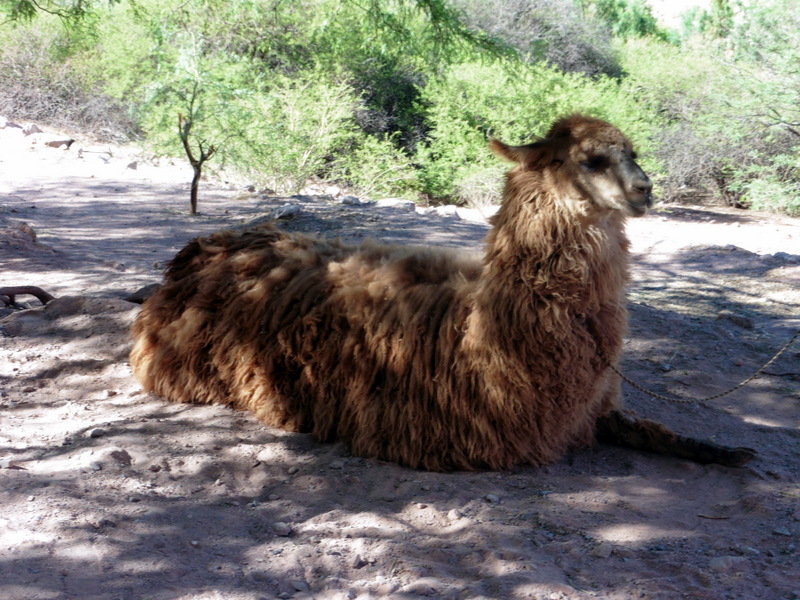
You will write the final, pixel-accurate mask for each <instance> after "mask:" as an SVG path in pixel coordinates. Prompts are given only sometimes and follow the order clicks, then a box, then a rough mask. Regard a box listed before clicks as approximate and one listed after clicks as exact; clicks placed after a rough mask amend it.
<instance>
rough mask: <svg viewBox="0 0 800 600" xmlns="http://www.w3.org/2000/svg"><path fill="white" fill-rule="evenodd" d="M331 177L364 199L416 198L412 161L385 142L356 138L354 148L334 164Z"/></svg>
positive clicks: (340, 155) (416, 180)
mask: <svg viewBox="0 0 800 600" xmlns="http://www.w3.org/2000/svg"><path fill="white" fill-rule="evenodd" d="M331 177H332V178H333V179H336V180H338V181H340V182H342V183H345V184H347V185H348V186H349V187H350V188H352V189H353V191H354V192H355V193H357V194H359V195H361V196H363V197H365V198H373V199H375V198H378V197H381V196H401V197H406V198H409V199H413V200H416V199H417V198H418V196H419V177H418V175H417V172H416V170H415V169H414V166H413V164H412V163H411V159H410V158H409V157H408V156H407V155H406V154H405V152H404V151H403V150H401V149H399V148H397V147H396V146H395V145H394V144H393V143H392V142H391V140H388V139H385V138H379V137H375V136H368V135H361V136H358V140H357V141H356V142H355V145H354V147H353V148H351V149H344V150H343V151H341V152H340V153H339V155H338V157H337V158H336V159H335V160H334V165H333V168H332V170H331Z"/></svg>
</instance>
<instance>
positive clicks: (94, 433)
mask: <svg viewBox="0 0 800 600" xmlns="http://www.w3.org/2000/svg"><path fill="white" fill-rule="evenodd" d="M104 435H106V430H105V429H103V428H102V427H98V428H96V429H92V430H91V431H90V432H89V437H90V438H101V437H103V436H104Z"/></svg>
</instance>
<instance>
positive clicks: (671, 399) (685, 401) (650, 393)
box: [608, 330, 800, 404]
mask: <svg viewBox="0 0 800 600" xmlns="http://www.w3.org/2000/svg"><path fill="white" fill-rule="evenodd" d="M798 337H800V330H798V331H796V332H795V334H794V335H793V336H792V339H790V340H789V341H788V342H786V345H785V346H784V347H783V348H781V349H780V350H778V353H777V354H776V355H775V356H773V357H772V358H770V359H769V360H768V361H767V363H766V364H765V365H764V366H763V367H761V368H760V369H759V370H758V371H756V372H755V373H753V374H752V375H750V377H748V378H747V379H745V380H744V381H741V382H739V383H737V384H736V385H735V386H733V387H732V388H730V389H729V390H726V391H724V392H720V393H719V394H714V395H713V396H709V397H707V398H678V397H676V396H664V395H663V394H657V393H656V392H653V391H650V390H648V389H647V388H644V387H642V386H641V385H639V384H638V383H636V382H635V381H633V380H632V379H629V378H628V377H626V376H625V375H623V374H622V373H621V372H620V371H619V369H617V368H616V367H615V366H614V365H612V364H611V363H609V365H608V366H609V367H611V370H612V371H614V373H616V374H617V375H619V376H620V377H621V378H622V380H623V381H624V382H625V383H627V384H628V385H631V386H633V387H635V388H636V389H637V390H639V391H640V392H644V393H645V394H647V395H648V396H652V397H653V398H658V399H659V400H666V401H667V402H673V403H675V404H694V403H698V404H704V403H705V402H711V401H712V400H717V399H719V398H722V397H723V396H727V395H728V394H730V393H732V392H735V391H736V390H738V389H739V388H741V387H744V386H745V385H747V384H748V383H750V382H751V381H752V380H753V379H755V378H756V377H758V376H759V375H761V373H763V372H764V371H765V370H766V369H768V368H769V366H770V365H771V364H772V363H774V362H775V361H776V360H778V358H780V356H781V355H782V354H783V353H784V352H786V351H787V350H788V349H789V348H790V347H791V345H792V344H793V343H794V341H795V340H796V339H797V338H798Z"/></svg>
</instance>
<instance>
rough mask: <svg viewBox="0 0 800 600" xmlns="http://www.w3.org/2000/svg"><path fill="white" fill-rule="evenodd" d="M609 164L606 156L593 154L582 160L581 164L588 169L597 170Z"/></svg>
mask: <svg viewBox="0 0 800 600" xmlns="http://www.w3.org/2000/svg"><path fill="white" fill-rule="evenodd" d="M607 165H608V161H607V160H606V158H605V157H604V156H593V157H591V158H589V159H587V160H582V161H581V166H582V167H583V168H584V169H586V170H587V171H597V170H598V169H602V168H603V167H606V166H607Z"/></svg>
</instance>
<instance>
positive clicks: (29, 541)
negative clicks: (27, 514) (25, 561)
mask: <svg viewBox="0 0 800 600" xmlns="http://www.w3.org/2000/svg"><path fill="white" fill-rule="evenodd" d="M54 539H55V536H54V535H53V534H51V533H47V532H43V531H32V530H30V529H19V530H14V529H5V530H4V531H0V547H4V548H17V549H18V550H20V549H24V548H30V547H33V546H37V545H39V544H50V543H52V542H53V540H54Z"/></svg>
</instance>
